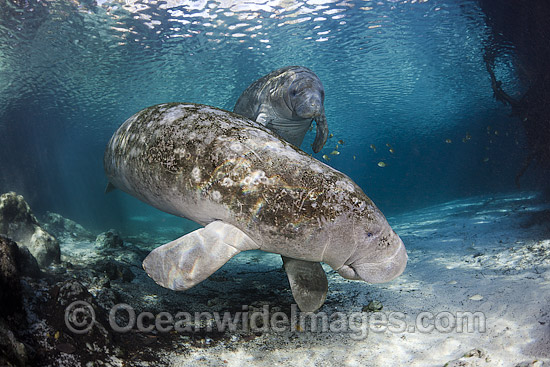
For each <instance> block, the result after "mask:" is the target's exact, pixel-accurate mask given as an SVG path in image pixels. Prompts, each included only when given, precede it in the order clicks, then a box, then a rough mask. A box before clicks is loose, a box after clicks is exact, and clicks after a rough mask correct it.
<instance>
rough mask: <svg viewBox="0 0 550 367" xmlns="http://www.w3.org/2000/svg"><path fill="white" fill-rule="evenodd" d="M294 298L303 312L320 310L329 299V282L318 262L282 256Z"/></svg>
mask: <svg viewBox="0 0 550 367" xmlns="http://www.w3.org/2000/svg"><path fill="white" fill-rule="evenodd" d="M281 257H282V258H283V266H284V268H285V271H286V275H287V276H288V281H289V283H290V289H292V296H293V297H294V300H295V301H296V303H297V304H298V307H299V308H300V310H301V311H302V312H313V311H316V310H318V309H319V308H320V307H321V306H322V305H323V303H325V299H326V298H327V291H328V280H327V275H326V274H325V271H324V270H323V267H322V266H321V264H320V263H318V262H311V261H303V260H297V259H292V258H289V257H285V256H281Z"/></svg>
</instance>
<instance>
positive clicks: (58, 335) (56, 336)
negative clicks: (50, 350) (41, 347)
mask: <svg viewBox="0 0 550 367" xmlns="http://www.w3.org/2000/svg"><path fill="white" fill-rule="evenodd" d="M60 336H61V333H60V332H59V331H56V332H55V334H54V336H53V337H54V339H55V340H57V339H59V337H60Z"/></svg>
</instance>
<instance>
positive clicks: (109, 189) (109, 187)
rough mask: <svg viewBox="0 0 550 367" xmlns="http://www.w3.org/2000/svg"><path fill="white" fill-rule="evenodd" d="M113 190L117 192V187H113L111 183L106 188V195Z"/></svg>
mask: <svg viewBox="0 0 550 367" xmlns="http://www.w3.org/2000/svg"><path fill="white" fill-rule="evenodd" d="M113 190H116V187H115V185H113V184H112V183H110V182H109V183H108V184H107V187H106V188H105V193H106V194H108V193H110V192H111V191H113Z"/></svg>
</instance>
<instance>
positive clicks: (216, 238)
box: [143, 221, 259, 291]
mask: <svg viewBox="0 0 550 367" xmlns="http://www.w3.org/2000/svg"><path fill="white" fill-rule="evenodd" d="M258 248H259V246H258V245H257V244H256V243H255V242H254V241H253V240H252V239H251V238H250V237H248V236H247V235H246V234H245V233H244V232H243V231H241V230H240V229H238V228H237V227H235V226H232V225H231V224H227V223H224V222H221V221H215V222H212V223H210V224H208V225H207V226H206V227H204V228H200V229H197V230H196V231H193V232H191V233H188V234H186V235H185V236H182V237H180V238H178V239H177V240H174V241H172V242H169V243H167V244H165V245H163V246H160V247H157V248H156V249H154V250H153V251H151V253H150V254H149V255H147V257H146V258H145V260H143V268H144V269H145V272H147V274H148V275H149V276H150V277H151V278H153V280H154V281H155V282H156V283H157V284H159V285H161V286H163V287H165V288H169V289H172V290H176V291H181V290H186V289H189V288H191V287H193V286H195V285H197V284H198V283H200V282H202V281H203V280H205V279H206V278H208V277H209V276H210V275H212V274H213V273H214V272H215V271H216V270H218V269H219V268H221V267H222V265H223V264H225V263H226V262H227V261H229V259H231V258H232V257H233V256H235V255H236V254H238V253H239V252H241V251H246V250H253V249H258Z"/></svg>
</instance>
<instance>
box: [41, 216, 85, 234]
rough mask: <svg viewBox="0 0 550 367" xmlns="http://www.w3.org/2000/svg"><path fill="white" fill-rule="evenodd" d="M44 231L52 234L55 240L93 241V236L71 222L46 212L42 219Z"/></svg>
mask: <svg viewBox="0 0 550 367" xmlns="http://www.w3.org/2000/svg"><path fill="white" fill-rule="evenodd" d="M42 222H43V223H44V224H43V227H44V229H46V231H48V232H49V233H52V234H53V235H54V236H55V237H56V238H72V239H74V238H86V239H93V238H94V235H93V234H92V233H91V232H90V231H88V230H87V229H85V228H84V227H82V226H81V225H80V224H78V223H76V222H75V221H73V220H70V219H68V218H65V217H63V216H62V215H61V214H57V213H52V212H46V215H45V216H44V217H43V218H42Z"/></svg>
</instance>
